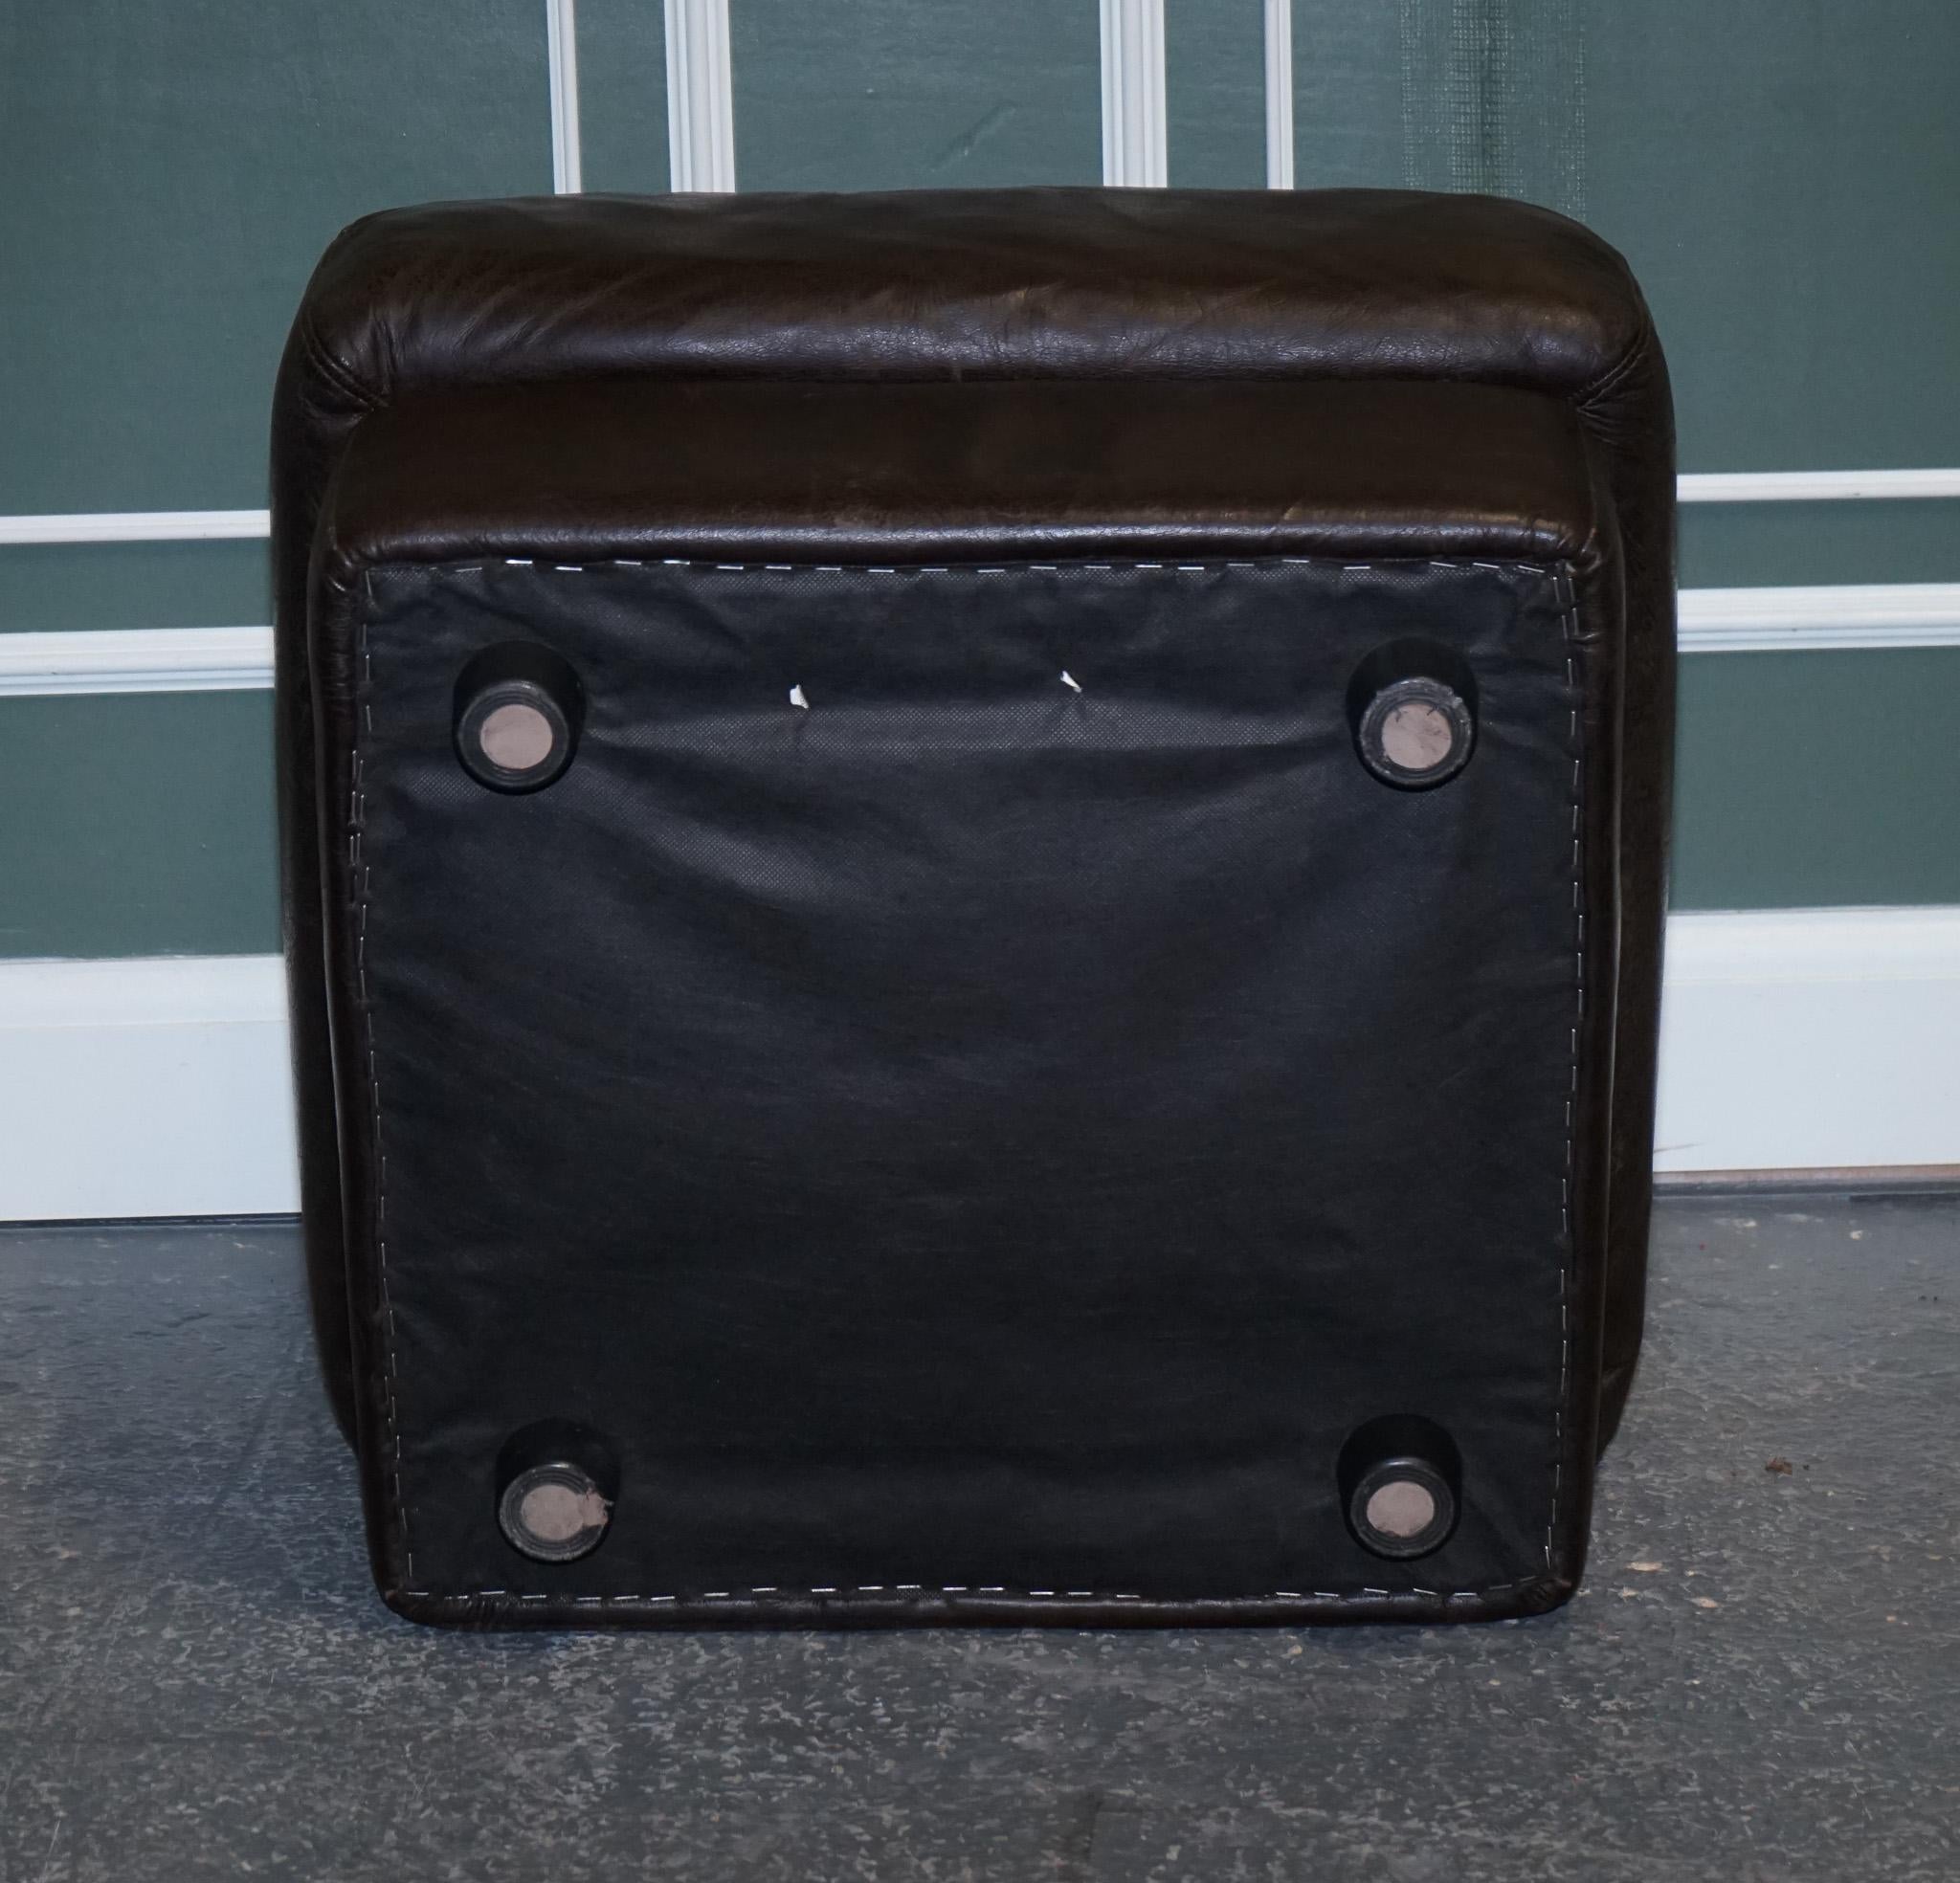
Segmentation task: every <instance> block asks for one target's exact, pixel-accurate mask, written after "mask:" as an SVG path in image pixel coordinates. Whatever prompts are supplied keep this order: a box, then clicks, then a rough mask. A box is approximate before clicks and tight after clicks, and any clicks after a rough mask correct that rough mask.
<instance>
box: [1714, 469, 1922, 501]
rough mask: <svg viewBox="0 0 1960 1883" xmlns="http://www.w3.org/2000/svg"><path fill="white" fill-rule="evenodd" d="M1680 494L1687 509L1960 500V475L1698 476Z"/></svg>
mask: <svg viewBox="0 0 1960 1883" xmlns="http://www.w3.org/2000/svg"><path fill="white" fill-rule="evenodd" d="M1676 489H1677V491H1678V493H1679V495H1680V497H1681V500H1682V502H1683V503H1841V502H1846V501H1853V502H1855V501H1860V500H1870V499H1872V498H1926V497H1960V470H1952V471H1946V470H1938V469H1931V468H1929V469H1927V470H1923V471H1919V470H1914V471H1695V472H1690V473H1689V474H1688V475H1687V476H1684V477H1682V479H1681V480H1680V482H1679V483H1678V485H1677V486H1676Z"/></svg>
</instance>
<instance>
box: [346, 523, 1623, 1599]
mask: <svg viewBox="0 0 1960 1883" xmlns="http://www.w3.org/2000/svg"><path fill="white" fill-rule="evenodd" d="M1315 560H1316V559H1315V558H1313V557H1310V556H1282V557H1278V558H1273V559H1270V561H1271V562H1276V563H1278V564H1280V565H1286V566H1292V567H1307V566H1311V565H1313V564H1314V562H1315ZM501 561H502V563H503V565H504V566H506V567H509V568H530V567H533V566H534V563H533V560H532V559H531V558H529V557H523V556H506V557H504V558H502V559H501ZM661 565H662V566H664V567H668V568H691V569H713V570H715V571H717V572H721V573H727V574H742V573H746V572H747V571H748V570H749V569H750V568H751V566H759V567H760V568H762V569H765V570H767V571H768V572H769V573H772V574H793V573H810V574H818V575H842V574H844V573H846V572H847V571H846V568H845V565H841V564H835V563H817V564H808V563H804V564H797V563H766V564H762V565H749V564H746V563H708V562H704V561H697V560H695V559H693V558H689V557H679V556H668V557H663V558H661ZM431 566H432V567H434V568H436V569H438V570H440V572H443V573H447V574H452V575H475V574H479V573H481V572H482V570H483V567H484V565H482V564H475V565H469V566H467V567H450V568H447V569H444V568H442V565H431ZM546 566H547V567H548V568H549V569H550V571H551V572H552V573H558V574H568V575H579V574H589V573H591V572H592V571H593V570H595V569H603V568H609V567H610V568H640V567H643V566H645V564H644V562H643V561H642V560H639V559H629V558H626V557H617V558H612V559H610V560H608V561H606V562H603V563H597V564H573V563H560V564H556V565H546ZM1062 566H1063V565H1057V564H1053V563H1028V564H1020V565H1012V566H1010V565H986V566H977V565H960V564H938V565H856V566H855V567H854V568H853V569H852V570H851V571H850V572H852V573H856V574H861V575H880V576H897V577H906V576H921V575H973V576H992V575H1006V574H1009V573H1011V572H1012V568H1013V567H1019V568H1024V569H1028V570H1032V571H1035V572H1038V573H1041V574H1050V573H1057V572H1059V570H1060V568H1061V567H1062ZM1066 566H1068V567H1072V568H1077V569H1080V570H1082V571H1084V572H1086V573H1100V574H1107V573H1118V572H1124V571H1130V572H1137V573H1142V572H1146V571H1147V572H1153V573H1169V574H1175V575H1194V574H1208V573H1212V572H1214V571H1216V570H1218V569H1221V568H1224V569H1247V568H1258V567H1259V566H1261V565H1260V564H1259V563H1251V562H1224V563H1177V564H1165V563H1161V562H1135V563H1127V564H1124V563H1078V564H1071V565H1066ZM1376 566H1377V565H1375V564H1373V563H1347V564H1343V565H1341V567H1342V570H1343V572H1344V573H1354V574H1360V573H1370V572H1372V571H1373V570H1374V569H1375V568H1376ZM1390 566H1391V567H1392V566H1394V565H1393V564H1391V565H1390ZM1429 566H1430V567H1431V568H1436V569H1445V570H1459V569H1465V568H1469V569H1478V570H1483V571H1488V572H1490V573H1493V574H1498V575H1503V574H1507V573H1516V574H1520V575H1535V576H1538V577H1541V578H1543V579H1546V580H1548V581H1549V582H1550V583H1551V584H1552V586H1553V592H1554V595H1555V597H1556V599H1557V601H1558V603H1559V605H1560V625H1561V630H1562V632H1563V635H1564V639H1565V645H1566V663H1565V673H1566V684H1567V688H1568V690H1569V693H1570V697H1571V698H1572V701H1573V703H1572V705H1571V707H1570V709H1569V716H1568V738H1569V740H1570V745H1571V749H1572V772H1571V786H1570V788H1571V793H1572V849H1571V869H1572V908H1573V915H1574V989H1573V992H1574V1002H1575V1010H1576V1014H1577V1016H1578V1018H1579V1019H1580V1020H1583V1019H1584V1015H1585V1000H1586V987H1585V974H1586V961H1585V942H1586V918H1585V910H1584V906H1583V892H1582V884H1583V848H1582V835H1581V831H1582V807H1583V799H1582V782H1583V775H1584V774H1583V742H1582V739H1581V723H1580V716H1579V708H1578V699H1579V694H1578V686H1579V681H1578V667H1577V652H1578V602H1577V599H1576V597H1575V595H1574V593H1573V590H1572V585H1571V578H1570V565H1566V564H1560V565H1556V566H1555V567H1554V566H1550V565H1545V564H1540V563H1516V564H1512V565H1508V566H1507V565H1503V564H1500V563H1486V562H1475V561H1466V560H1460V559H1459V560H1454V561H1441V560H1435V559H1432V560H1431V561H1430V562H1429ZM366 587H367V610H366V611H364V613H363V615H362V618H361V623H360V644H359V658H360V662H361V668H362V688H363V692H364V696H365V697H364V698H363V699H362V702H361V703H362V711H361V714H360V715H359V716H358V717H357V723H356V731H355V737H354V742H353V748H352V751H351V753H350V759H351V766H352V770H351V778H352V786H351V789H350V793H349V798H350V803H349V823H350V827H351V828H350V830H349V832H348V864H349V871H350V875H351V878H352V881H351V884H350V887H351V888H352V889H353V890H354V893H355V895H356V897H357V900H356V904H355V918H356V943H355V959H356V964H357V970H358V975H359V985H360V996H361V1003H362V1009H363V1018H364V1020H365V1023H366V1032H367V1068H368V1089H369V1095H370V1099H371V1104H372V1112H373V1125H374V1153H375V1163H376V1183H375V1210H374V1215H375V1243H376V1252H377V1266H378V1269H379V1273H380V1286H381V1299H382V1308H383V1315H384V1322H385V1326H384V1332H383V1346H384V1348H385V1349H386V1386H387V1403H388V1420H389V1444H390V1450H391V1452H392V1464H391V1466H390V1470H389V1473H388V1475H389V1482H390V1486H391V1491H392V1501H393V1503H394V1507H395V1514H396V1517H397V1519H398V1521H399V1523H400V1525H401V1531H402V1552H403V1556H404V1559H405V1561H406V1563H407V1567H408V1571H409V1578H410V1581H411V1582H412V1581H413V1579H414V1558H413V1555H412V1552H411V1550H410V1547H409V1517H408V1504H407V1499H406V1498H405V1496H404V1495H403V1492H402V1481H401V1425H400V1418H399V1414H398V1410H397V1406H396V1397H395V1395H396V1384H397V1377H398V1376H397V1370H396V1369H397V1356H396V1341H395V1322H394V1308H393V1305H392V1301H391V1299H390V1292H389V1282H388V1243H387V1237H386V1233H385V1223H384V1216H385V1198H386V1191H387V1170H388V1160H387V1155H386V1152H385V1151H384V1150H383V1148H382V1142H381V1085H380V1076H379V1071H378V1066H377V1062H376V1056H375V1048H374V1012H373V1006H372V1003H371V1002H370V1001H369V999H368V996H367V971H366V962H367V902H368V899H369V885H370V883H371V880H372V870H371V868H370V867H369V866H368V864H367V861H366V859H365V855H364V853H363V844H362V839H363V835H364V833H365V830H366V825H367V786H366V760H365V757H364V755H363V753H362V751H361V737H362V728H363V727H364V726H365V729H366V731H367V734H368V735H370V736H371V734H372V732H373V726H374V720H373V707H372V703H371V697H372V693H373V673H372V664H371V658H370V654H369V648H368V638H367V628H368V618H369V616H370V615H371V613H372V610H373V591H372V571H369V572H368V579H367V585H366ZM1062 677H1063V679H1064V681H1067V682H1069V683H1070V684H1074V682H1073V680H1072V677H1071V676H1069V675H1067V674H1066V673H1064V675H1063V676H1062ZM1078 690H1080V689H1078ZM801 692H802V689H801V687H800V686H799V687H797V688H795V689H792V692H791V699H792V702H793V703H795V704H797V705H799V706H800V705H804V704H805V701H804V700H802V699H800V698H796V696H797V695H799V694H800V693H801ZM1570 1045H1571V1074H1570V1092H1571V1094H1572V1097H1569V1098H1568V1099H1567V1101H1566V1145H1565V1170H1564V1174H1563V1175H1562V1176H1561V1178H1560V1183H1559V1197H1560V1202H1559V1239H1560V1245H1561V1247H1560V1262H1559V1347H1560V1353H1559V1386H1558V1396H1557V1399H1556V1401H1555V1402H1554V1405H1553V1407H1552V1419H1553V1468H1552V1492H1551V1510H1550V1517H1549V1519H1548V1522H1547V1525H1546V1536H1545V1562H1546V1568H1547V1570H1548V1571H1549V1570H1550V1568H1551V1566H1552V1553H1553V1547H1554V1541H1555V1538H1556V1535H1557V1530H1558V1515H1559V1509H1560V1503H1561V1496H1562V1489H1563V1482H1564V1469H1565V1407H1566V1399H1567V1395H1568V1393H1569V1392H1570V1368H1571V1334H1570V1286H1571V1278H1572V1270H1573V1265H1574V1263H1575V1261H1576V1256H1577V1245H1576V1238H1575V1237H1574V1235H1573V1232H1572V1221H1571V1192H1572V1184H1573V1181H1574V1158H1575V1155H1576V1150H1575V1144H1576V1125H1575V1119H1574V1110H1575V1107H1574V1102H1573V1100H1574V1098H1575V1097H1576V1095H1577V1093H1578V1089H1579V1029H1578V1027H1577V1026H1576V1025H1575V1026H1574V1027H1573V1028H1572V1029H1571V1030H1570ZM1537 1580H1538V1578H1536V1577H1521V1578H1519V1579H1518V1580H1516V1581H1513V1582H1509V1583H1497V1584H1489V1585H1486V1586H1485V1587H1483V1588H1481V1589H1456V1590H1453V1591H1451V1592H1450V1593H1449V1594H1448V1595H1438V1593H1437V1591H1436V1590H1434V1589H1420V1588H1413V1587H1412V1588H1408V1589H1383V1588H1376V1587H1373V1586H1371V1585H1370V1586H1365V1587H1363V1588H1362V1589H1360V1590H1359V1591H1347V1592H1342V1591H1337V1590H1332V1589H1314V1590H1312V1591H1311V1599H1312V1600H1314V1601H1317V1602H1348V1603H1352V1602H1392V1603H1399V1602H1420V1601H1428V1602H1437V1601H1443V1602H1468V1601H1480V1600H1488V1599H1489V1598H1490V1597H1492V1596H1497V1595H1503V1594H1504V1593H1506V1592H1507V1591H1509V1590H1511V1589H1516V1588H1522V1587H1525V1586H1526V1584H1532V1583H1535V1582H1536V1581H1537ZM923 1592H928V1591H924V1590H923V1589H922V1585H921V1584H916V1583H898V1584H889V1585H887V1584H876V1583H864V1584H857V1585H856V1587H855V1589H854V1590H852V1591H849V1592H846V1591H844V1590H843V1589H841V1587H840V1586H839V1585H838V1584H812V1585H811V1586H810V1587H808V1588H791V1587H786V1586H782V1585H779V1584H758V1585H755V1586H753V1587H750V1588H747V1589H745V1590H731V1589H710V1590H704V1591H702V1592H700V1593H698V1594H694V1595H680V1594H675V1593H669V1594H658V1595H611V1596H559V1597H557V1598H555V1599H556V1600H557V1601H559V1602H561V1603H565V1602H569V1603H570V1604H571V1605H573V1606H580V1607H586V1606H600V1605H602V1604H611V1605H624V1604H634V1603H638V1604H642V1605H646V1606H655V1605H659V1604H671V1603H683V1602H728V1601H748V1600H751V1599H754V1598H758V1597H765V1598H766V1597H774V1598H777V1599H789V1600H793V1599H796V1598H798V1597H802V1596H826V1597H827V1596H837V1595H842V1596H843V1599H844V1600H845V1601H847V1602H848V1601H850V1600H852V1598H853V1596H854V1595H872V1594H878V1595H882V1594H886V1593H891V1594H894V1595H908V1594H913V1593H923ZM937 1592H938V1593H939V1594H941V1595H947V1596H955V1597H957V1596H1000V1597H1003V1598H1005V1599H1007V1600H1010V1601H1014V1602H1022V1601H1059V1602H1076V1601H1089V1602H1143V1601H1145V1600H1147V1599H1149V1600H1153V1601H1159V1602H1162V1603H1163V1604H1165V1606H1181V1604H1182V1603H1183V1602H1184V1601H1185V1600H1187V1598H1182V1597H1174V1596H1167V1597H1154V1598H1146V1597H1144V1596H1142V1595H1140V1594H1136V1593H1131V1592H1122V1593H1113V1592H1106V1591H1105V1592H1098V1591H1094V1590H1090V1589H1068V1590H1064V1591H1060V1592H1058V1591H1056V1590H1054V1589H1010V1588H1008V1587H1007V1586H1005V1585H1004V1584H966V1583H945V1584H940V1585H939V1588H938V1591H937ZM393 1593H394V1594H395V1595H396V1596H397V1597H399V1598H401V1599H404V1600H413V1601H417V1602H433V1603H438V1604H445V1605H457V1604H465V1603H473V1602H479V1601H489V1600H499V1599H501V1600H511V1599H513V1598H511V1597H510V1596H509V1594H508V1592H507V1591H505V1590H502V1589H475V1590H469V1591H465V1592H462V1593H458V1594H454V1595H437V1594H435V1593H434V1592H433V1591H431V1590H428V1589H418V1588H412V1587H411V1588H403V1589H398V1590H395V1591H394V1592H393ZM514 1599H515V1600H517V1601H520V1602H523V1603H525V1604H540V1603H546V1602H548V1601H550V1600H553V1599H554V1598H551V1597H548V1596H546V1595H542V1594H523V1595H520V1596H517V1597H516V1598H514ZM1308 1599H1309V1597H1308V1596H1307V1595H1304V1594H1303V1593H1302V1592H1301V1591H1299V1590H1296V1589H1274V1590H1270V1591H1267V1592H1266V1593H1264V1594H1251V1595H1245V1596H1238V1597H1235V1598H1232V1600H1233V1601H1234V1602H1236V1603H1237V1604H1240V1605H1253V1604H1258V1603H1262V1602H1275V1601H1279V1602H1303V1601H1306V1600H1308Z"/></svg>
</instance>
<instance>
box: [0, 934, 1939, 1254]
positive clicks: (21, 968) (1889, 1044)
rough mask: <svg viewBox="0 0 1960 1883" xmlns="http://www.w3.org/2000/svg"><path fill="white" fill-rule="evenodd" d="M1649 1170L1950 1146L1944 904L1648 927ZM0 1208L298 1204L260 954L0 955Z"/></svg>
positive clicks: (47, 1211) (284, 1073) (97, 1212)
mask: <svg viewBox="0 0 1960 1883" xmlns="http://www.w3.org/2000/svg"><path fill="white" fill-rule="evenodd" d="M1667 948H1668V954H1667V991H1666V997H1665V1000H1664V1002H1663V1005H1662V1016H1661V1074H1660V1123H1659V1137H1658V1144H1657V1150H1656V1158H1655V1163H1656V1167H1657V1168H1658V1169H1659V1170H1662V1171H1668V1172H1676V1171H1703V1170H1721V1171H1747V1170H1802V1169H1840V1170H1841V1169H1871V1168H1880V1167H1886V1168H1893V1167H1898V1166H1913V1167H1919V1166H1933V1165H1952V1164H1960V1053H1955V1052H1951V1051H1950V1050H1949V1043H1950V1042H1951V1041H1953V1040H1955V1039H1960V908H1935V909H1809V910H1791V911H1777V912H1771V913H1753V912H1744V913H1740V914H1722V913H1716V914H1690V915H1680V916H1676V917H1675V918H1674V919H1672V921H1671V922H1670V923H1669V925H1668V942H1667ZM0 1064H4V1065H5V1066H6V1067H7V1074H8V1075H7V1077H6V1079H5V1080H4V1081H0V1218H4V1219H6V1220H11V1221H23V1220H25V1221H34V1220H42V1219H62V1218H67V1219H73V1218H78V1217H112V1216H195V1215H214V1216H217V1215H252V1214H278V1213H283V1212H286V1211H290V1210H293V1209H295V1208H297V1207H298V1206H299V1185H298V1176H297V1171H296V1164H295V1151H294V1131H293V1114H292V1100H291V1089H290V1084H289V1071H288V1065H287V1049H286V1018H285V994H284V984H283V980H282V977H281V974H280V971H279V963H278V958H277V957H276V956H258V955H251V956H228V957H211V958H203V959H191V960H164V961H121V962H114V961H111V962H46V961H40V962H35V961H25V962H23V961H16V962H0Z"/></svg>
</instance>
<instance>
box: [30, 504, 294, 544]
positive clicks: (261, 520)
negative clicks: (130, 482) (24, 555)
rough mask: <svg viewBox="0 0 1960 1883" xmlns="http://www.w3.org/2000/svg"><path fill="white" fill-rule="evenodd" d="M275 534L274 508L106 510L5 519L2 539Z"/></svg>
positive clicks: (207, 538) (149, 539)
mask: <svg viewBox="0 0 1960 1883" xmlns="http://www.w3.org/2000/svg"><path fill="white" fill-rule="evenodd" d="M271 534H272V512H271V511H270V510H104V511H101V512H100V513H91V514H87V515H81V516H67V517H0V543H186V542H206V543H214V542H220V541H224V540H227V539H229V540H232V541H237V540H240V539H244V538H250V537H255V536H270V535H271Z"/></svg>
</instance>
